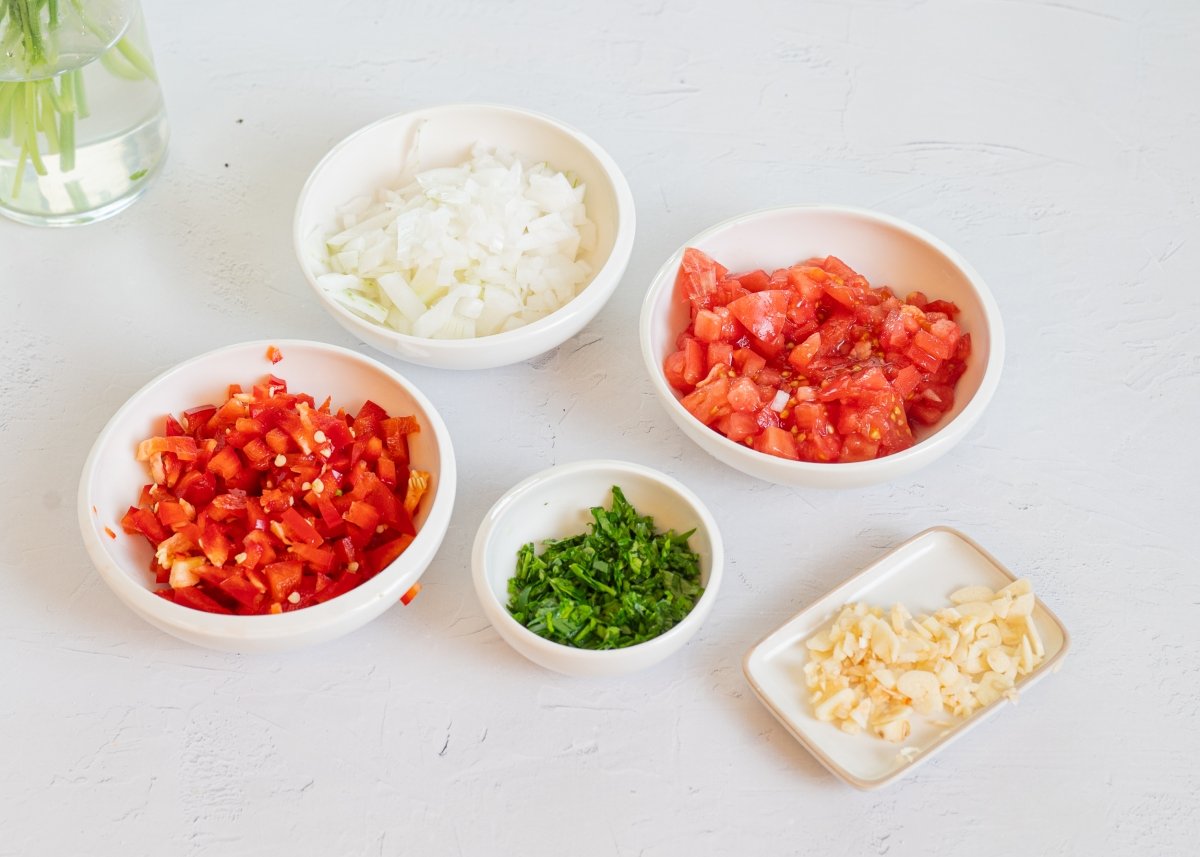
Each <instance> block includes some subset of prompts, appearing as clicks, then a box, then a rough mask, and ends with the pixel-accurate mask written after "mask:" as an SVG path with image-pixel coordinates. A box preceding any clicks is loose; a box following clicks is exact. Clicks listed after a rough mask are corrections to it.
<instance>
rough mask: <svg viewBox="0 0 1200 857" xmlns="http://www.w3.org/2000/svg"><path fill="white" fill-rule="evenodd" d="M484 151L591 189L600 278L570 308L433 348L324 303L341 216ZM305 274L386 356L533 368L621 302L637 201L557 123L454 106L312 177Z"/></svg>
mask: <svg viewBox="0 0 1200 857" xmlns="http://www.w3.org/2000/svg"><path fill="white" fill-rule="evenodd" d="M476 143H484V144H485V145H488V146H495V147H497V148H500V149H504V150H507V151H509V152H512V153H513V154H515V155H517V156H518V157H520V158H521V159H522V160H525V161H527V162H542V161H545V162H546V163H548V164H550V165H551V166H552V167H553V168H554V169H556V170H561V171H567V170H570V171H573V172H574V173H575V175H577V176H578V177H579V178H580V180H582V181H583V182H584V183H586V185H587V197H586V199H585V200H584V204H585V206H586V208H587V212H588V217H590V218H591V220H592V221H593V222H594V223H595V224H596V247H595V249H594V250H593V251H592V252H591V253H589V254H587V255H584V256H582V257H581V258H583V259H585V260H586V261H587V262H588V263H589V264H590V265H591V267H592V270H593V271H594V272H595V273H593V275H592V278H591V280H589V281H588V282H587V283H586V284H585V285H584V286H583V287H582V288H581V290H580V291H579V294H577V295H576V296H575V297H574V298H573V299H572V300H571V301H570V302H569V303H567V304H566V305H565V306H563V307H561V308H560V309H558V310H556V311H555V312H553V313H551V314H550V315H548V316H546V317H545V318H543V319H540V320H538V321H536V322H533V323H532V324H528V325H525V326H524V327H521V328H517V329H516V330H510V331H506V332H504V333H497V334H494V335H492V336H483V337H479V338H476V339H426V338H423V337H417V336H409V335H406V334H402V333H397V332H396V331H394V330H391V329H389V328H387V327H384V326H383V325H380V324H376V323H375V322H372V321H369V320H367V319H364V318H361V317H360V316H357V315H355V314H354V313H352V312H350V311H349V310H348V309H346V308H345V307H343V306H342V305H341V304H339V303H338V302H337V301H335V300H333V299H332V298H330V297H329V296H328V295H327V294H325V292H324V290H323V289H321V288H320V287H319V286H318V285H317V282H316V277H315V276H314V275H313V267H312V264H311V261H312V260H313V259H314V258H319V254H320V252H321V250H322V248H323V236H324V235H326V234H328V232H329V231H330V230H331V229H332V228H333V227H334V218H335V214H336V210H337V208H338V207H339V206H342V205H344V204H345V203H346V202H348V201H349V200H351V199H353V198H354V197H356V196H372V197H373V196H374V195H375V192H376V191H378V190H379V189H381V188H385V187H397V186H399V184H401V180H402V176H405V175H407V176H409V177H411V174H412V172H413V170H411V169H409V168H410V167H412V164H407V163H406V156H409V155H410V153H411V159H412V160H413V161H415V163H416V164H417V165H419V167H418V169H420V170H425V169H430V168H434V167H449V166H455V165H457V164H460V163H462V162H463V161H465V160H467V159H468V158H469V157H470V153H471V147H472V146H474V145H475V144H476ZM293 230H294V231H293V236H294V241H295V247H296V255H297V257H298V259H299V260H300V268H301V269H302V270H303V271H304V276H305V278H306V279H307V280H308V283H309V285H310V286H312V288H313V291H314V292H316V295H317V298H318V299H319V300H320V301H321V305H322V306H323V307H325V309H326V311H327V312H329V314H330V315H332V316H333V318H334V319H335V320H336V321H337V322H338V324H340V325H341V326H342V327H344V328H346V330H348V331H350V332H351V333H353V334H354V335H355V336H357V337H358V338H359V339H361V340H362V341H363V342H366V343H367V344H368V345H371V346H373V347H375V348H378V349H379V350H380V351H382V352H384V353H385V354H390V355H392V356H393V357H399V358H400V359H401V360H407V361H409V362H410V363H418V364H420V365H422V366H432V367H435V368H439V369H488V368H492V367H494V366H505V365H507V364H510V363H519V362H520V361H522V360H528V359H529V358H530V357H534V356H536V355H538V354H541V353H543V352H545V351H549V350H550V349H551V348H555V347H557V346H559V345H561V344H562V343H563V342H565V341H566V340H568V339H570V338H571V337H572V336H574V335H575V334H576V333H578V332H579V331H580V330H582V329H583V327H584V325H586V324H587V323H588V322H589V321H591V320H592V319H593V318H594V317H595V315H596V313H598V312H599V311H600V309H601V307H603V306H604V304H605V303H606V302H607V301H608V299H609V298H610V297H611V296H612V293H613V290H615V289H616V287H617V284H618V283H619V282H620V281H621V276H622V274H624V273H625V267H626V265H628V264H629V256H630V253H631V252H632V251H633V235H634V207H633V194H632V193H630V191H629V184H628V183H627V182H626V181H625V177H624V176H623V175H622V174H621V170H620V169H619V168H618V167H617V164H616V162H615V161H613V159H612V158H611V157H609V155H608V154H607V153H606V152H605V151H604V150H603V149H601V148H600V147H599V146H598V145H597V144H596V143H595V142H593V141H592V140H590V139H589V138H588V137H586V136H584V135H583V134H582V133H580V132H579V131H576V130H575V129H574V128H570V127H568V126H566V125H564V124H562V123H561V122H557V121H555V120H554V119H551V118H550V117H548V116H543V115H541V114H539V113H533V112H531V111H528V110H519V109H517V108H515V107H501V106H498V105H489V104H453V105H446V106H442V107H432V108H428V109H425V110H416V111H413V112H411V113H400V114H397V115H395V116H389V117H387V118H386V119H380V120H379V121H378V122H375V123H373V124H371V125H368V126H366V127H365V128H362V129H360V130H358V131H356V132H355V133H353V134H351V135H350V136H349V137H347V138H346V139H345V140H342V142H340V143H338V144H337V145H336V146H334V147H333V149H332V150H331V151H330V152H329V154H327V155H326V156H325V157H324V158H323V159H322V160H321V162H320V163H318V164H317V166H316V168H315V169H314V170H313V172H312V175H310V176H309V178H308V181H307V182H306V183H305V185H304V189H303V190H301V191H300V200H299V202H297V204H296V217H295V222H294V226H293Z"/></svg>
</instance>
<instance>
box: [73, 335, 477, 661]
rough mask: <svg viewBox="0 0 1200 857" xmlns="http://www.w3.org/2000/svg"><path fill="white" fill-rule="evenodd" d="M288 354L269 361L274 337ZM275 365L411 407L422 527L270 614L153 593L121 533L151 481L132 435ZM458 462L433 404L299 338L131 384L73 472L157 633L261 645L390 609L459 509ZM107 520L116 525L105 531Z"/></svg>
mask: <svg viewBox="0 0 1200 857" xmlns="http://www.w3.org/2000/svg"><path fill="white" fill-rule="evenodd" d="M272 344H274V345H276V346H278V347H279V349H280V350H281V351H282V352H283V360H282V361H281V362H280V363H279V364H277V365H274V366H273V365H272V364H271V363H270V362H269V361H268V360H267V359H266V356H265V355H266V350H267V347H268V346H269V345H272ZM268 372H274V373H275V374H276V375H278V376H279V377H281V378H283V379H284V380H285V381H287V382H288V389H290V390H292V391H295V392H303V393H309V394H310V395H312V396H313V397H314V398H315V399H317V400H318V401H320V400H321V399H323V398H324V397H325V396H327V395H328V396H332V397H333V404H334V406H335V407H345V408H346V409H347V410H351V409H357V408H358V407H359V406H361V405H362V403H363V401H364V400H366V399H371V400H372V401H374V402H376V403H377V404H379V405H381V406H382V407H383V408H384V409H385V410H387V411H388V412H389V413H391V414H395V415H401V414H412V415H414V416H416V418H417V420H418V421H419V423H420V426H421V430H420V432H418V433H417V434H415V435H413V436H412V437H411V438H410V451H411V456H412V461H413V463H414V466H417V467H420V468H421V469H423V470H427V471H429V472H430V473H431V474H433V486H432V495H431V496H430V498H429V499H427V500H424V501H423V502H422V504H421V510H420V512H419V513H418V515H417V517H416V520H415V523H416V525H417V536H416V538H415V539H414V540H413V543H412V544H411V545H410V546H409V548H408V549H407V550H406V551H405V552H404V553H403V554H401V556H400V557H399V558H398V559H397V560H396V561H395V562H393V563H392V564H391V565H389V566H388V567H387V568H385V569H384V570H383V571H381V572H379V574H377V575H376V576H375V577H373V578H371V579H370V580H368V581H367V582H365V583H363V584H362V585H361V586H358V587H357V588H355V589H352V590H350V591H349V592H347V593H345V594H343V595H339V596H338V597H336V598H333V599H330V600H329V601H326V602H325V603H324V604H317V605H314V606H312V607H306V608H305V609H303V610H296V611H295V612H291V613H283V614H280V615H276V616H224V615H216V614H212V613H205V612H202V611H199V610H193V609H191V608H189V607H184V606H181V605H178V604H173V603H171V602H169V601H167V600H165V599H163V598H160V597H158V596H157V595H154V594H153V593H152V588H153V581H152V580H151V578H150V574H149V572H148V569H149V567H150V561H151V556H152V551H151V548H150V545H149V544H148V543H147V542H146V540H145V539H144V538H142V537H141V536H129V535H126V534H125V533H124V532H123V531H122V530H121V526H120V523H119V522H120V519H121V517H122V516H123V515H124V514H125V510H126V509H128V508H129V506H130V505H131V504H134V503H136V502H137V496H138V492H139V491H140V490H141V487H142V485H144V484H146V483H147V482H148V481H149V477H148V475H147V473H146V469H145V464H144V463H143V462H139V461H136V460H135V457H134V451H135V450H136V448H137V445H138V442H139V441H141V440H143V439H145V438H147V437H152V436H154V435H159V434H162V431H163V418H164V417H165V415H166V414H168V413H173V414H176V415H178V414H179V413H180V412H181V411H184V410H186V409H187V408H190V407H193V406H195V405H199V404H203V403H206V402H207V403H215V404H220V403H221V402H222V401H224V399H225V394H226V388H227V387H228V385H229V384H231V383H240V384H242V385H243V386H248V385H249V384H251V383H254V382H256V381H258V380H260V379H261V378H262V377H263V376H264V375H266V374H267V373H268ZM454 490H455V466H454V450H453V448H452V446H451V443H450V434H449V432H448V431H447V430H446V425H445V423H443V422H442V418H441V417H440V416H439V415H438V413H437V411H435V410H434V408H433V405H432V404H430V402H429V400H428V399H426V398H425V396H423V395H422V394H421V393H420V391H418V390H417V389H416V388H415V387H414V386H413V385H412V384H411V383H409V382H408V381H406V380H405V379H404V378H403V377H401V376H400V375H398V374H396V373H395V372H393V371H392V370H391V369H389V368H387V367H386V366H384V365H383V364H381V363H379V362H377V361H375V360H372V359H370V358H368V357H364V356H362V355H361V354H357V353H355V352H353V351H349V350H347V349H345V348H338V347H336V346H333V345H325V344H322V343H318V342H305V341H301V340H276V341H274V342H268V341H262V342H248V343H244V344H241V345H231V346H229V347H227V348H221V349H218V350H216V351H210V352H209V353H207V354H202V355H200V356H199V357H194V358H192V359H191V360H187V361H185V362H184V363H181V364H179V365H178V366H176V367H174V368H173V369H169V370H167V371H166V372H164V373H163V374H161V375H159V376H158V377H157V378H155V379H154V380H153V381H151V382H150V383H148V384H147V385H146V386H145V387H143V388H142V389H141V390H139V391H138V392H137V393H135V394H134V395H133V396H132V398H130V399H129V401H128V402H126V403H125V404H124V405H123V406H122V407H121V409H120V410H119V411H117V413H116V414H115V415H114V416H113V418H112V419H111V420H109V422H108V425H106V426H105V427H104V430H103V431H101V432H100V436H99V437H98V438H97V439H96V443H95V445H94V446H93V447H92V451H91V454H90V455H89V456H88V459H87V463H86V464H84V466H83V475H82V477H81V479H80V481H79V526H80V530H81V531H82V533H83V542H84V545H85V546H86V547H87V551H88V554H89V555H90V556H91V558H92V562H94V563H95V565H96V568H97V570H98V571H99V572H100V576H101V577H102V578H104V582H105V583H107V584H108V585H109V587H110V588H111V589H112V591H113V592H114V593H115V594H116V596H117V597H118V598H120V599H121V601H123V602H125V604H126V605H128V606H129V607H130V608H131V609H132V610H133V611H134V612H135V613H137V614H138V615H139V616H141V617H142V618H143V619H145V620H146V621H147V622H149V623H150V624H151V625H154V626H155V627H157V628H160V629H161V630H163V631H166V632H167V633H169V634H173V635H175V636H176V637H179V638H180V639H182V640H187V641H188V642H191V643H195V644H197V645H200V646H207V647H208V648H213V649H221V650H224V651H234V652H268V651H282V650H285V649H291V648H296V647H299V646H303V645H308V644H310V643H317V642H321V641H323V640H330V639H333V638H334V637H338V636H341V635H342V634H346V633H349V632H350V631H353V630H355V629H356V628H359V627H360V626H362V625H364V624H366V623H367V622H369V621H371V620H372V619H374V618H375V617H376V616H378V615H380V614H381V613H383V611H384V610H386V609H387V608H388V607H391V606H392V605H393V604H395V603H396V601H397V600H398V599H399V598H400V596H401V595H403V594H404V593H405V592H407V591H408V590H409V588H410V587H411V586H412V585H413V584H414V583H416V582H417V579H418V578H420V576H421V574H422V573H423V572H424V571H425V569H426V568H427V567H428V566H429V563H430V562H431V561H432V560H433V556H434V554H435V553H436V552H437V550H438V547H439V546H440V545H441V543H442V538H443V537H444V536H445V535H446V527H447V526H448V525H449V523H450V513H451V511H452V510H453V507H454ZM105 527H108V528H109V529H111V530H112V531H113V532H114V533H116V537H115V538H112V537H110V536H109V535H108V534H107V533H105Z"/></svg>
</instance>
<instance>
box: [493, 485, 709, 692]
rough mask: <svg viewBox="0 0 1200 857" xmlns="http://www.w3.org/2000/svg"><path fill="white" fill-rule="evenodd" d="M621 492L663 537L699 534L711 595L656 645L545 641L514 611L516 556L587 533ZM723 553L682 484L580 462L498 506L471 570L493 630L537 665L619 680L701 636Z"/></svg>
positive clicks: (696, 541) (519, 489)
mask: <svg viewBox="0 0 1200 857" xmlns="http://www.w3.org/2000/svg"><path fill="white" fill-rule="evenodd" d="M614 485H616V486H618V487H619V488H620V489H621V490H622V491H623V492H624V494H625V498H626V499H627V500H629V502H630V503H631V504H632V505H633V507H634V508H635V509H636V510H637V511H638V513H639V514H642V515H649V516H651V517H652V518H654V525H655V528H656V529H658V530H660V531H665V530H675V531H676V532H679V533H686V532H687V531H688V530H692V529H694V530H695V533H693V534H692V537H691V539H690V540H689V544H690V546H691V548H692V550H694V551H695V552H696V553H697V554H699V555H700V580H701V582H702V583H703V584H704V593H703V594H702V595H701V596H700V598H699V599H698V600H697V601H696V604H695V606H694V607H693V608H692V612H691V613H689V614H688V615H687V616H686V617H684V619H683V620H682V621H681V622H680V623H679V624H678V625H676V626H675V627H674V628H671V630H669V631H667V632H666V633H665V634H662V635H661V636H659V637H655V638H654V639H653V640H647V641H646V642H644V643H638V644H636V645H633V646H627V647H626V648H623V649H607V650H603V651H593V650H590V649H576V648H574V647H572V646H564V645H562V644H561V643H555V642H552V641H550V640H547V639H546V638H544V637H540V636H538V635H537V634H535V633H534V632H533V631H530V630H529V629H528V628H526V627H525V626H524V625H522V624H521V623H519V622H518V621H517V620H516V619H514V618H513V617H512V615H511V614H510V613H509V612H508V607H507V606H506V605H507V604H508V581H509V579H510V578H511V577H512V576H513V574H514V573H515V572H516V566H517V550H518V549H519V548H520V547H521V546H522V545H524V544H527V543H528V542H533V543H534V545H535V547H536V549H537V550H538V551H539V552H541V549H542V546H541V543H542V541H544V540H545V539H555V538H565V537H567V536H573V535H577V534H579V533H583V532H586V531H587V529H588V524H589V523H591V522H592V516H591V514H590V513H589V511H588V510H589V509H590V508H592V507H593V506H604V507H606V508H607V507H609V506H611V503H612V488H613V486H614ZM724 556H725V552H724V547H723V545H722V543H721V534H720V532H719V531H718V530H717V523H716V521H714V520H713V517H712V515H711V514H709V511H708V509H707V508H705V506H704V504H703V503H702V502H701V501H700V498H699V497H697V496H696V495H695V494H693V493H692V492H691V491H689V490H688V489H687V488H685V487H684V486H683V485H681V484H680V483H679V482H677V481H676V480H674V479H672V478H671V477H669V476H667V475H666V474H663V473H659V472H658V471H657V470H653V469H651V468H649V467H644V466H642V465H640V464H632V463H630V462H625V461H579V462H576V463H574V464H564V465H560V466H558V467H551V468H550V469H549V470H543V471H542V472H541V473H537V474H535V475H533V476H530V477H529V478H528V479H526V480H525V481H524V482H521V483H520V484H518V485H517V486H516V487H514V488H513V489H512V490H510V491H509V492H508V493H507V494H505V495H504V496H503V497H501V498H500V499H499V500H498V501H496V505H494V506H492V508H491V510H490V511H489V512H488V513H487V515H485V516H484V519H483V523H482V524H480V526H479V532H478V534H477V535H476V536H475V547H474V549H473V551H472V553H471V571H472V576H473V577H474V580H475V594H476V595H477V596H478V597H479V603H480V604H481V605H483V612H484V613H485V614H486V615H487V618H488V620H489V621H490V622H491V623H492V627H494V628H495V629H496V631H497V632H498V633H499V634H500V636H501V637H503V638H504V640H505V642H507V643H508V644H509V645H510V646H512V647H513V648H514V649H516V650H517V651H518V652H520V653H521V654H522V655H524V656H525V657H527V658H529V660H531V661H533V662H534V663H535V664H538V665H540V666H543V667H545V668H546V669H549V670H554V671H555V672H560V673H564V674H566V675H573V676H614V675H621V674H624V673H630V672H635V671H636V670H641V669H645V668H646V667H649V666H652V665H654V664H656V663H658V662H659V661H661V660H663V659H664V658H667V657H669V656H670V655H672V654H673V653H674V652H676V651H678V650H679V648H680V647H681V646H682V645H683V644H684V643H686V642H687V641H688V640H689V639H690V638H691V637H692V635H693V634H695V633H696V631H697V630H699V628H700V625H701V624H702V623H703V622H704V620H705V618H706V617H707V616H708V614H709V613H710V612H711V611H712V606H713V603H714V602H715V601H716V599H717V590H718V589H719V588H720V586H721V571H722V566H723V565H724Z"/></svg>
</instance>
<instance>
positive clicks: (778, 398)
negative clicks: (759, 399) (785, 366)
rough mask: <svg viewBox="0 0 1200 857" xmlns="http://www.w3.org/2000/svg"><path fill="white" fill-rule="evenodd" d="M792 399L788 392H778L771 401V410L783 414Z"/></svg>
mask: <svg viewBox="0 0 1200 857" xmlns="http://www.w3.org/2000/svg"><path fill="white" fill-rule="evenodd" d="M790 398H791V396H789V395H788V392H787V390H776V391H775V398H774V399H772V400H771V410H773V411H774V412H775V413H777V414H778V413H782V412H783V409H784V408H786V407H787V403H788V400H789V399H790Z"/></svg>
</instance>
